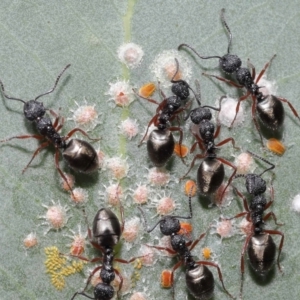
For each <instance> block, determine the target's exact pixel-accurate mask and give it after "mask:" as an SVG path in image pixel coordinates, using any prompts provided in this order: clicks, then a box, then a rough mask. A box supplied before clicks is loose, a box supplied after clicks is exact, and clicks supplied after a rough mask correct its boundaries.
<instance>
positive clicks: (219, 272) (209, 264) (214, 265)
mask: <svg viewBox="0 0 300 300" xmlns="http://www.w3.org/2000/svg"><path fill="white" fill-rule="evenodd" d="M196 264H197V265H205V266H211V267H214V268H217V270H218V275H219V279H220V281H221V283H222V287H223V289H224V291H225V293H226V294H227V295H228V296H229V297H230V298H231V299H235V298H234V297H233V296H232V295H231V294H230V293H229V292H228V291H227V289H226V288H225V285H224V281H223V275H222V272H221V269H220V267H219V265H218V264H216V263H213V262H210V261H197V262H196Z"/></svg>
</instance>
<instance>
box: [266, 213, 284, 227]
mask: <svg viewBox="0 0 300 300" xmlns="http://www.w3.org/2000/svg"><path fill="white" fill-rule="evenodd" d="M270 217H272V218H273V220H274V222H275V224H276V225H279V226H282V225H284V223H277V217H276V215H275V214H274V213H273V212H272V211H271V212H269V213H267V214H266V215H265V216H264V218H263V220H264V221H266V220H268V219H269V218H270Z"/></svg>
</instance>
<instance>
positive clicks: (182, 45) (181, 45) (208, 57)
mask: <svg viewBox="0 0 300 300" xmlns="http://www.w3.org/2000/svg"><path fill="white" fill-rule="evenodd" d="M182 47H187V48H189V49H190V50H192V51H193V52H194V53H195V54H196V55H197V56H198V57H200V58H202V59H210V58H219V59H222V57H221V56H201V55H200V54H199V53H198V52H197V51H196V50H195V49H194V48H193V47H191V46H190V45H188V44H180V45H179V46H178V48H177V50H178V51H179V50H180V48H182Z"/></svg>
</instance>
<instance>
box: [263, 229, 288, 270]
mask: <svg viewBox="0 0 300 300" xmlns="http://www.w3.org/2000/svg"><path fill="white" fill-rule="evenodd" d="M263 232H266V233H269V234H278V235H281V239H280V244H279V247H278V256H277V265H278V269H279V271H280V272H281V273H282V272H283V271H282V269H281V266H280V263H279V258H280V254H281V250H282V247H283V241H284V234H283V233H282V232H281V231H278V230H264V231H263Z"/></svg>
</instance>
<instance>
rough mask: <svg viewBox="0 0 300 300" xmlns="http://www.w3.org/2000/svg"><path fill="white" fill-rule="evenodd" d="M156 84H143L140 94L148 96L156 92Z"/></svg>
mask: <svg viewBox="0 0 300 300" xmlns="http://www.w3.org/2000/svg"><path fill="white" fill-rule="evenodd" d="M155 90H156V86H155V84H154V83H153V82H148V83H145V84H144V85H142V86H141V87H140V89H139V95H141V96H142V97H145V98H148V97H150V96H152V95H153V94H154V92H155Z"/></svg>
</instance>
